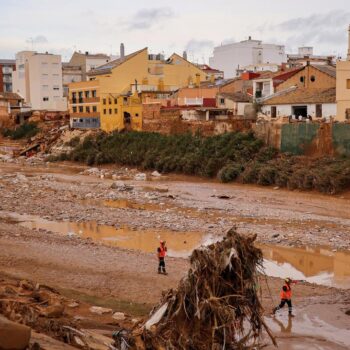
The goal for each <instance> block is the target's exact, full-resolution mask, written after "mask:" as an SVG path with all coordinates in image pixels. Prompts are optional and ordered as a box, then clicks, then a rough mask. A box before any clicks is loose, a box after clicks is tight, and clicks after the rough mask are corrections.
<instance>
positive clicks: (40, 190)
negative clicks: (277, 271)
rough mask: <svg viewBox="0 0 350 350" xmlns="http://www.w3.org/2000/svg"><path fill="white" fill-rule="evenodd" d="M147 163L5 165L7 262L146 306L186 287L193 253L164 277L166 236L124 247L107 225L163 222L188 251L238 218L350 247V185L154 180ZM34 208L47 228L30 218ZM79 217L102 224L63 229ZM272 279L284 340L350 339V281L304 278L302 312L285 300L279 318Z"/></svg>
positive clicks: (0, 200) (263, 232) (50, 281)
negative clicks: (338, 283) (316, 188)
mask: <svg viewBox="0 0 350 350" xmlns="http://www.w3.org/2000/svg"><path fill="white" fill-rule="evenodd" d="M137 173H138V172H137V171H136V170H129V169H125V168H121V169H119V168H107V169H105V170H104V171H101V169H99V170H97V169H93V170H91V169H90V170H89V168H86V167H84V166H76V165H70V164H66V165H57V164H54V165H47V164H42V163H40V164H38V165H36V166H33V165H32V166H29V165H28V164H22V165H21V164H11V163H10V164H9V163H0V193H1V196H0V248H1V249H0V266H1V272H2V273H4V274H6V276H11V277H16V278H21V279H23V278H26V279H30V280H33V281H36V282H39V283H43V284H46V285H49V286H52V287H54V288H56V289H57V290H59V291H60V292H61V293H62V294H63V295H65V296H67V297H69V298H73V299H77V300H83V301H85V302H88V303H89V304H91V305H101V306H109V307H112V308H113V310H114V311H123V312H126V313H128V314H130V315H133V316H142V315H145V314H146V313H147V312H148V311H149V310H150V309H151V307H152V305H154V304H155V303H157V301H158V300H159V298H160V296H161V293H162V291H163V290H164V289H167V288H172V287H176V285H177V283H178V281H179V279H180V278H181V277H182V276H183V275H184V274H185V273H186V271H187V269H188V261H187V259H184V258H175V257H169V258H168V259H167V266H168V272H169V275H168V276H162V275H158V274H157V273H156V264H157V259H156V257H155V254H154V253H150V251H153V248H152V247H153V245H154V249H156V247H157V240H156V239H155V240H154V242H153V241H151V242H143V241H141V240H140V242H141V243H140V242H132V241H131V244H128V245H127V246H125V247H127V248H128V249H123V248H120V247H118V246H116V245H113V244H110V242H111V240H99V239H98V238H99V237H98V236H99V233H101V235H103V233H102V232H99V228H100V227H101V228H104V227H112V228H113V229H115V228H116V229H120V228H127V232H128V235H129V236H130V235H132V233H133V232H135V235H136V233H137V234H138V235H139V236H142V233H143V232H145V233H146V232H147V233H149V232H150V231H155V232H157V233H159V236H162V235H169V232H172V233H173V237H175V238H173V239H176V234H178V235H179V236H178V237H181V239H182V237H183V236H180V235H181V234H183V233H187V234H188V235H189V236H188V238H186V241H183V242H181V244H183V246H185V247H187V248H186V249H187V252H188V251H190V250H191V249H192V248H193V247H194V246H195V245H196V244H200V242H201V241H200V240H198V237H206V239H207V240H208V239H209V240H210V239H213V240H215V239H216V238H218V237H219V236H220V235H223V234H224V232H225V231H226V230H227V229H229V228H230V227H232V226H233V225H236V226H237V228H238V231H239V232H241V233H244V234H249V233H256V234H257V235H258V237H257V240H258V242H259V243H263V244H274V245H283V246H296V247H298V246H299V247H303V246H306V245H307V246H311V247H312V246H316V245H317V246H319V245H325V246H328V247H329V249H330V250H348V249H349V247H350V199H349V196H348V195H347V194H343V195H341V196H337V197H330V196H323V195H319V194H313V193H300V192H289V191H285V190H280V189H277V188H275V189H273V188H261V187H254V186H242V185H237V184H236V185H232V184H230V185H223V184H219V183H216V182H208V181H203V180H201V179H198V178H189V177H182V176H174V175H172V176H169V177H165V176H161V177H158V176H151V174H147V180H146V181H145V180H140V181H137V180H135V178H134V177H135V175H136V174H137ZM112 177H113V178H112ZM17 214H18V215H17ZM33 218H35V220H36V221H37V222H38V226H35V225H34V226H33V227H36V228H37V229H31V227H32V226H30V225H29V224H28V221H29V222H30V220H34V219H33ZM40 220H42V222H41V221H40ZM67 222H69V223H75V224H76V225H78V224H79V225H82V227H84V224H86V225H93V229H91V230H90V231H92V233H93V234H91V235H90V237H92V238H93V239H91V238H90V239H89V238H86V237H79V234H78V235H77V234H71V233H70V232H65V231H64V230H63V231H62V232H61V234H60V233H58V232H60V229H61V225H62V223H67ZM48 223H51V224H52V223H54V224H52V225H54V226H52V225H51V224H50V225H51V226H50V225H48ZM55 225H57V226H55ZM94 225H95V226H94ZM100 225H105V226H100ZM50 227H54V228H53V229H50ZM38 228H40V229H38ZM56 228H57V229H56ZM130 232H131V233H130ZM193 237H196V238H193ZM108 238H109V239H110V233H109V235H108ZM192 239H193V240H192ZM117 245H118V244H117ZM125 247H124V248H125ZM149 247H151V250H150V249H149ZM132 248H136V249H132ZM143 248H144V249H143ZM169 248H171V247H169ZM173 255H174V256H177V255H176V254H173ZM345 270H346V267H345ZM267 280H268V283H269V287H268V286H267V284H266V282H265V280H264V279H262V280H261V286H262V290H263V303H264V306H265V309H266V315H267V316H268V318H267V320H268V323H269V324H270V326H271V327H272V328H273V329H274V331H275V332H276V334H277V336H278V337H279V338H280V342H281V344H283V346H282V347H281V348H282V349H306V348H307V349H346V348H348V347H349V346H350V340H349V339H350V316H348V315H347V314H346V311H347V310H349V309H350V292H349V290H340V289H335V288H331V287H326V286H320V285H314V284H308V283H301V284H299V285H297V286H295V288H294V295H295V297H294V300H293V301H294V304H295V313H296V317H295V318H294V319H292V320H289V319H288V317H287V311H286V310H283V311H281V312H280V313H279V314H278V315H277V318H276V319H273V318H271V317H269V314H270V310H271V309H272V307H273V305H274V304H276V303H277V302H278V295H279V289H280V287H281V283H282V281H281V280H280V279H276V278H268V279H267ZM305 344H308V345H307V347H305ZM302 346H304V347H302Z"/></svg>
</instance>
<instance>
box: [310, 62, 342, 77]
mask: <svg viewBox="0 0 350 350" xmlns="http://www.w3.org/2000/svg"><path fill="white" fill-rule="evenodd" d="M312 67H314V68H316V69H318V70H320V71H321V72H323V73H326V74H328V75H330V76H331V77H332V78H336V75H337V74H336V72H337V70H336V68H335V67H334V66H330V65H314V64H312Z"/></svg>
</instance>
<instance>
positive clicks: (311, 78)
mask: <svg viewBox="0 0 350 350" xmlns="http://www.w3.org/2000/svg"><path fill="white" fill-rule="evenodd" d="M310 80H311V82H312V83H314V82H315V81H316V77H315V76H314V75H311V77H310Z"/></svg>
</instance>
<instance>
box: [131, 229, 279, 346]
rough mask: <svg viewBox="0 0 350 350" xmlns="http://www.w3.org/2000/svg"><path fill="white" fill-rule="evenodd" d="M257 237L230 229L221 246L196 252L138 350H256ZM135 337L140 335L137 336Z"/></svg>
mask: <svg viewBox="0 0 350 350" xmlns="http://www.w3.org/2000/svg"><path fill="white" fill-rule="evenodd" d="M255 238H256V236H250V237H243V236H241V235H239V234H238V233H236V231H235V230H234V229H231V230H230V231H229V232H228V233H227V236H226V237H225V238H224V239H223V240H222V241H221V242H218V243H215V244H212V245H210V246H208V247H205V248H200V249H197V250H195V251H194V252H193V253H192V256H191V268H190V270H189V272H188V275H187V276H186V277H185V278H184V279H182V280H181V281H180V283H179V287H178V289H177V290H169V291H168V292H167V293H166V294H165V295H164V297H163V300H162V302H161V303H160V304H159V305H158V306H157V307H156V308H155V309H154V310H153V312H152V313H151V317H150V319H149V320H148V321H147V322H146V323H145V325H144V326H143V328H142V330H139V336H138V337H136V339H137V341H136V343H137V344H139V346H138V348H139V349H142V348H143V349H177V350H178V349H183V350H213V349H215V350H216V349H226V350H229V349H257V348H258V347H259V340H260V339H261V335H262V330H263V328H265V330H266V331H267V332H268V334H269V335H270V337H271V338H272V341H273V342H275V341H274V339H273V337H272V335H271V333H270V331H269V329H268V328H267V326H266V325H265V323H264V321H263V317H262V306H261V304H260V301H259V298H258V295H257V289H258V281H257V278H258V277H257V275H258V273H257V269H258V267H259V266H261V265H262V262H263V256H262V252H261V250H260V249H258V248H256V247H254V245H253V242H254V240H255ZM135 335H136V334H135Z"/></svg>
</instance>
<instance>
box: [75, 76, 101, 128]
mask: <svg viewBox="0 0 350 350" xmlns="http://www.w3.org/2000/svg"><path fill="white" fill-rule="evenodd" d="M68 96H69V97H68V108H69V113H70V124H71V127H73V128H82V129H84V128H87V129H90V128H100V85H99V81H98V80H91V81H83V82H76V83H70V84H69V95H68Z"/></svg>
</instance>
